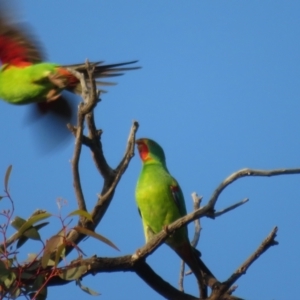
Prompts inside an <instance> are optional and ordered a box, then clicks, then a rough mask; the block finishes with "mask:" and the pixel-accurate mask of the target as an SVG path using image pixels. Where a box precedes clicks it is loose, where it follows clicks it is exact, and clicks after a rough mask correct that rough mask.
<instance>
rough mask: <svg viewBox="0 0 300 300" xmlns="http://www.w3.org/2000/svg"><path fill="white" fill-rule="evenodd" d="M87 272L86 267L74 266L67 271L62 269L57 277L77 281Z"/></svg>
mask: <svg viewBox="0 0 300 300" xmlns="http://www.w3.org/2000/svg"><path fill="white" fill-rule="evenodd" d="M87 270H88V266H85V265H82V266H76V267H72V268H69V269H64V270H63V271H62V273H60V274H59V275H58V276H59V277H60V278H62V279H64V280H76V279H79V278H80V277H81V276H82V275H83V274H85V273H86V272H87Z"/></svg>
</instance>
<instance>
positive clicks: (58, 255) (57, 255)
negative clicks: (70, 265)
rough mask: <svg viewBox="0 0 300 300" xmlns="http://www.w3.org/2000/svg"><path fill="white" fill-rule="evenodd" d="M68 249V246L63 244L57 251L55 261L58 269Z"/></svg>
mask: <svg viewBox="0 0 300 300" xmlns="http://www.w3.org/2000/svg"><path fill="white" fill-rule="evenodd" d="M65 249H66V245H65V244H62V245H60V246H58V248H57V251H56V253H55V261H54V266H55V267H57V265H58V263H59V259H60V257H62V254H63V252H65Z"/></svg>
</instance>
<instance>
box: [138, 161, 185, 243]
mask: <svg viewBox="0 0 300 300" xmlns="http://www.w3.org/2000/svg"><path fill="white" fill-rule="evenodd" d="M171 186H178V183H177V182H176V180H175V179H174V178H173V177H172V176H171V175H170V174H169V173H168V171H167V170H166V169H165V168H164V167H163V166H162V165H161V164H159V163H158V164H155V163H154V164H144V165H143V169H142V172H141V174H140V177H139V180H138V183H137V187H136V202H137V205H138V207H139V210H140V213H141V217H142V219H143V225H144V232H145V236H146V241H148V240H149V238H150V237H151V236H149V234H148V232H149V230H150V231H152V232H153V233H154V234H156V233H158V232H160V231H161V230H162V229H163V228H164V227H165V226H166V225H168V224H170V223H172V222H174V221H175V220H177V219H178V218H180V217H182V216H183V215H185V214H186V208H185V204H184V199H183V196H182V193H181V191H180V198H181V199H179V200H180V201H179V202H180V203H179V204H180V206H181V208H180V207H179V206H178V203H176V201H175V199H174V197H173V195H172V190H171ZM179 189H180V188H179ZM186 240H187V228H186V227H184V228H181V229H179V230H178V231H177V232H175V233H174V234H173V235H172V236H171V237H170V238H168V240H167V241H166V243H168V244H169V245H172V244H178V243H181V242H183V241H186Z"/></svg>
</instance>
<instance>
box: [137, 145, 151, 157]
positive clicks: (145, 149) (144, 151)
mask: <svg viewBox="0 0 300 300" xmlns="http://www.w3.org/2000/svg"><path fill="white" fill-rule="evenodd" d="M136 143H137V148H138V150H139V154H140V157H141V159H142V161H145V160H147V159H148V158H149V156H148V154H149V148H148V146H147V144H146V143H145V142H144V141H137V142H136Z"/></svg>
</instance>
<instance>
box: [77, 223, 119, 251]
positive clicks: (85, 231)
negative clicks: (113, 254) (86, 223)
mask: <svg viewBox="0 0 300 300" xmlns="http://www.w3.org/2000/svg"><path fill="white" fill-rule="evenodd" d="M74 229H75V230H76V231H78V232H79V233H82V234H85V235H89V236H92V237H94V238H95V239H97V240H99V241H101V242H103V243H105V244H107V245H109V246H111V247H112V248H114V249H116V250H118V251H120V250H119V248H118V247H117V246H116V245H115V244H114V243H113V242H111V241H110V240H109V239H107V238H106V237H104V236H103V235H100V234H99V233H96V232H94V231H92V230H89V229H86V228H83V227H80V226H75V227H74Z"/></svg>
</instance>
